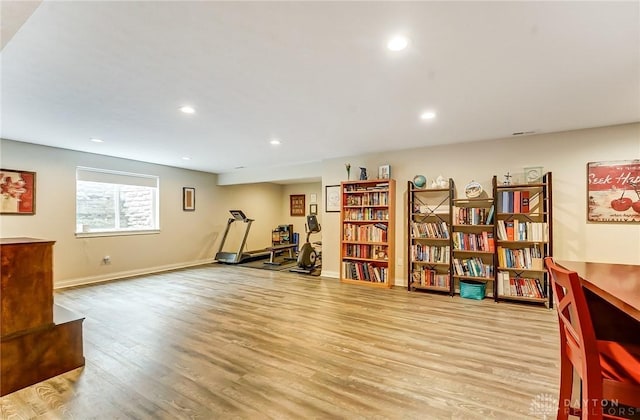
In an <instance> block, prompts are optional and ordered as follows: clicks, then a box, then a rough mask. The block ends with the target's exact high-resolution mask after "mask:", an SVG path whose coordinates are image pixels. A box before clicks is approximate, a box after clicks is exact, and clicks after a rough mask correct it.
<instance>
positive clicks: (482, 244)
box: [452, 232, 496, 252]
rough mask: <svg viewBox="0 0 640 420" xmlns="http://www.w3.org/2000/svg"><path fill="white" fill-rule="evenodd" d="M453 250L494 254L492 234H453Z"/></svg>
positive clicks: (494, 245)
mask: <svg viewBox="0 0 640 420" xmlns="http://www.w3.org/2000/svg"><path fill="white" fill-rule="evenodd" d="M452 238H453V249H456V250H464V251H484V252H494V251H495V250H496V244H495V240H494V239H493V232H482V233H465V232H453V235H452Z"/></svg>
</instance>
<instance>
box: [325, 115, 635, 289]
mask: <svg viewBox="0 0 640 420" xmlns="http://www.w3.org/2000/svg"><path fill="white" fill-rule="evenodd" d="M639 158H640V124H638V123H636V124H626V125H619V126H612V127H602V128H594V129H585V130H576V131H570V132H563V133H552V134H540V135H535V136H528V137H515V138H507V139H497V140H491V141H483V142H474V143H466V144H457V145H451V146H437V147H425V148H421V149H411V150H404V151H397V152H392V153H385V154H376V155H364V156H357V157H349V158H340V159H334V160H332V161H326V162H324V168H323V186H324V185H329V184H338V183H339V182H340V181H341V180H345V179H346V171H345V168H344V164H345V163H346V162H350V163H351V166H352V169H351V171H352V172H351V178H352V179H355V178H354V176H357V173H354V170H356V172H357V167H358V166H366V167H367V168H368V170H369V173H370V174H375V173H377V168H378V166H380V165H383V164H390V165H391V177H392V178H395V179H396V180H397V197H396V203H397V209H396V215H397V219H396V255H397V256H398V261H397V264H396V281H395V284H396V285H406V281H407V280H406V273H405V270H406V266H405V263H406V258H407V256H406V253H407V251H406V232H405V228H404V227H405V224H406V223H405V221H404V218H405V215H406V198H407V181H408V180H411V179H413V177H414V176H415V175H418V174H421V175H425V176H426V177H427V178H428V179H429V181H430V180H431V179H433V178H436V177H437V176H438V175H443V176H445V177H451V178H453V179H454V182H455V184H456V188H457V191H458V196H459V197H464V192H463V188H464V185H465V184H467V183H468V182H469V181H471V180H475V181H477V182H480V183H481V184H482V185H483V187H484V189H485V190H487V191H491V179H492V177H493V175H498V177H499V178H498V179H500V180H502V178H503V177H502V176H503V175H504V174H505V173H506V172H507V171H510V172H511V173H512V174H513V173H518V172H522V170H523V168H524V167H527V166H543V167H544V169H545V171H551V172H552V173H553V212H554V214H553V229H554V237H553V240H554V243H553V245H554V256H555V257H556V258H558V259H567V260H587V261H600V262H611V263H624V264H640V225H639V224H592V223H587V222H586V218H587V215H586V203H587V195H586V194H587V193H586V188H587V180H586V173H587V169H586V165H587V162H592V161H607V160H626V159H639ZM323 231H324V235H323V239H324V240H323V256H324V258H323V275H326V276H331V277H336V276H338V274H339V248H340V238H339V237H338V236H339V231H340V225H339V213H325V214H324V226H323Z"/></svg>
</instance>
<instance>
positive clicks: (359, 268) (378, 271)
mask: <svg viewBox="0 0 640 420" xmlns="http://www.w3.org/2000/svg"><path fill="white" fill-rule="evenodd" d="M342 270H343V271H344V278H346V279H352V280H363V281H371V282H374V283H384V282H385V281H386V279H387V276H388V272H389V269H388V268H387V267H384V266H379V265H374V264H371V263H357V262H350V261H344V262H343V263H342Z"/></svg>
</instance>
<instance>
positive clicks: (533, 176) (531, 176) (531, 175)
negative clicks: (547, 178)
mask: <svg viewBox="0 0 640 420" xmlns="http://www.w3.org/2000/svg"><path fill="white" fill-rule="evenodd" d="M542 175H544V173H543V169H542V166H529V167H527V168H524V180H523V181H524V182H526V183H527V184H537V183H539V182H542Z"/></svg>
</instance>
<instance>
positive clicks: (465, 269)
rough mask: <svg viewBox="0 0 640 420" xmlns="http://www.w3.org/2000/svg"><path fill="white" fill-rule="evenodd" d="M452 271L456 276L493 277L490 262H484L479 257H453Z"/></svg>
mask: <svg viewBox="0 0 640 420" xmlns="http://www.w3.org/2000/svg"><path fill="white" fill-rule="evenodd" d="M453 271H454V273H455V274H456V275H458V276H468V277H493V273H494V267H493V265H492V264H486V263H485V262H484V261H482V259H481V258H479V257H474V258H454V259H453Z"/></svg>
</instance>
